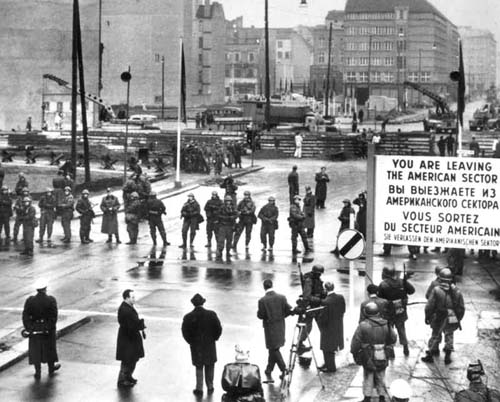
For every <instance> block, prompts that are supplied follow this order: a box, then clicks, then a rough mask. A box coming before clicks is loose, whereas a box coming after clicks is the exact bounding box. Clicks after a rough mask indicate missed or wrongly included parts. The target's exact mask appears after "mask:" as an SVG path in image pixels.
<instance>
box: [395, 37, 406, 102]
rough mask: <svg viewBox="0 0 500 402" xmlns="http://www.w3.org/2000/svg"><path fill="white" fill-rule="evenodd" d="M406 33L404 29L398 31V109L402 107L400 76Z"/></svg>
mask: <svg viewBox="0 0 500 402" xmlns="http://www.w3.org/2000/svg"><path fill="white" fill-rule="evenodd" d="M404 36H405V34H404V33H403V32H402V31H399V33H398V42H397V45H398V46H397V59H396V70H397V90H398V110H399V108H400V107H401V77H400V72H401V71H400V70H401V66H402V64H403V60H402V58H401V47H402V46H401V45H402V42H401V38H403V37H404Z"/></svg>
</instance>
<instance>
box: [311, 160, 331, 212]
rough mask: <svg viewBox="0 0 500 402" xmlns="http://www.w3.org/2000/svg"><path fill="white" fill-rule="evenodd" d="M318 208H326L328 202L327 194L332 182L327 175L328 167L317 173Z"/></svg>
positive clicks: (316, 192)
mask: <svg viewBox="0 0 500 402" xmlns="http://www.w3.org/2000/svg"><path fill="white" fill-rule="evenodd" d="M315 180H316V191H315V192H314V193H315V194H316V208H321V209H324V208H325V201H326V193H327V184H326V183H328V182H329V181H330V178H329V177H328V175H327V174H326V167H324V166H323V167H322V168H321V171H320V172H318V173H316V177H315Z"/></svg>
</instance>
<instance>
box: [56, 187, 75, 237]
mask: <svg viewBox="0 0 500 402" xmlns="http://www.w3.org/2000/svg"><path fill="white" fill-rule="evenodd" d="M74 204H75V199H74V198H73V194H71V187H68V186H66V187H64V196H63V198H62V199H61V203H60V204H59V210H60V212H61V225H62V227H63V231H64V238H63V240H62V241H63V243H69V242H70V241H71V219H73V210H74Z"/></svg>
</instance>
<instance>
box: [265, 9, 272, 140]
mask: <svg viewBox="0 0 500 402" xmlns="http://www.w3.org/2000/svg"><path fill="white" fill-rule="evenodd" d="M264 5H265V14H264V37H265V38H264V39H265V41H266V43H265V69H266V81H265V82H266V86H265V89H264V91H265V94H264V96H265V97H266V107H265V109H264V123H265V126H266V129H267V130H269V120H270V116H271V90H270V88H269V86H270V82H269V5H268V0H265V3H264Z"/></svg>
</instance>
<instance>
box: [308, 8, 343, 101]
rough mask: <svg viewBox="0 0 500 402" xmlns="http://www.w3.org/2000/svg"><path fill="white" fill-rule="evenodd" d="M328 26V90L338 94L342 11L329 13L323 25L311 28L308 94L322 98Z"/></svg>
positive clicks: (326, 64) (326, 58)
mask: <svg viewBox="0 0 500 402" xmlns="http://www.w3.org/2000/svg"><path fill="white" fill-rule="evenodd" d="M330 25H331V27H332V41H331V51H330V89H331V91H333V92H335V93H336V94H339V93H341V92H342V90H343V85H342V81H343V80H342V78H343V77H342V45H343V41H344V11H336V10H333V11H330V12H329V13H328V15H327V17H326V19H325V24H324V25H317V26H315V27H313V28H311V31H312V35H313V63H312V64H311V69H310V75H311V78H310V83H309V87H310V88H309V93H311V94H312V95H314V96H316V97H321V98H322V97H323V96H324V91H325V86H326V79H327V75H328V50H329V46H330Z"/></svg>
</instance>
